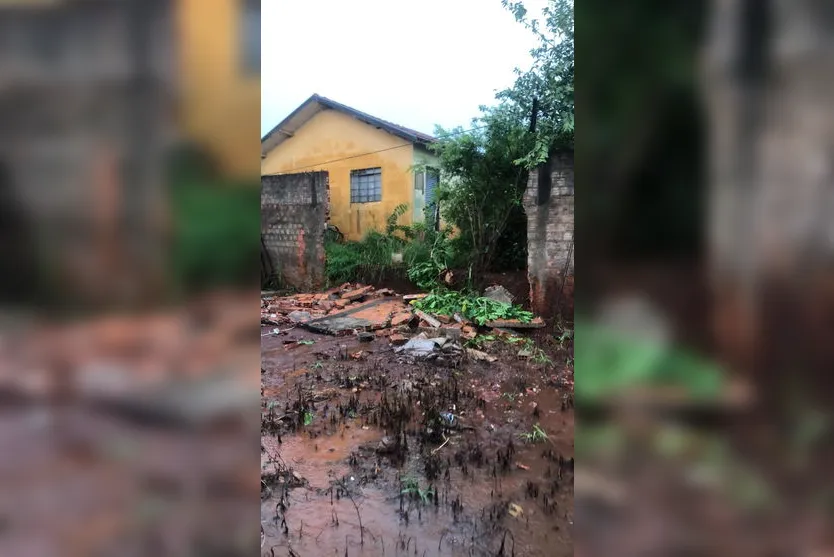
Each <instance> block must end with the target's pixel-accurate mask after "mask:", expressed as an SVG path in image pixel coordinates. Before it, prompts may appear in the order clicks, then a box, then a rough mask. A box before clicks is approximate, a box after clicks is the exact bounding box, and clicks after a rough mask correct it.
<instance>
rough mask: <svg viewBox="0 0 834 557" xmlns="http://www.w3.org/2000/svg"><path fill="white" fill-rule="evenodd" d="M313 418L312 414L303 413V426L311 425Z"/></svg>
mask: <svg viewBox="0 0 834 557" xmlns="http://www.w3.org/2000/svg"><path fill="white" fill-rule="evenodd" d="M314 418H315V416H314V415H313V413H312V412H304V419H303V421H304V425H305V426H307V425H310V424H312V423H313V419H314Z"/></svg>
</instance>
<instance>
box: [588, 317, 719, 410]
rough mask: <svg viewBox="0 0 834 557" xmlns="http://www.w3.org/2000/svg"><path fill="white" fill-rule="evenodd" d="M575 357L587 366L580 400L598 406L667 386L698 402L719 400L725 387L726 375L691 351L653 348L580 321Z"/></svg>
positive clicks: (656, 346)
mask: <svg viewBox="0 0 834 557" xmlns="http://www.w3.org/2000/svg"><path fill="white" fill-rule="evenodd" d="M575 331H576V334H577V335H578V336H579V337H580V338H581V342H577V343H576V344H575V345H574V354H575V358H576V359H577V360H579V361H580V362H581V366H580V369H581V375H582V377H581V380H579V381H577V382H576V397H577V400H578V401H580V402H581V401H585V402H591V403H592V402H595V401H599V400H601V399H604V398H606V397H609V396H612V395H618V394H621V393H622V392H623V391H624V390H625V389H628V388H640V387H656V386H667V387H677V388H680V389H682V390H683V391H684V392H685V393H686V394H687V395H688V396H690V397H692V398H695V399H703V400H713V399H715V398H716V397H718V396H719V395H720V393H721V391H722V389H723V387H724V377H723V375H722V373H721V371H720V370H719V369H718V368H717V366H715V365H714V364H712V363H711V362H709V361H706V360H704V359H702V358H700V357H698V356H696V355H694V354H691V353H689V352H687V351H684V350H681V349H677V348H671V347H666V346H662V345H659V344H653V343H649V342H645V341H641V340H639V339H634V338H630V337H629V336H627V335H623V334H621V333H617V332H615V331H611V330H608V329H606V328H603V327H600V326H598V325H594V324H591V323H584V322H580V321H577V324H576V327H575Z"/></svg>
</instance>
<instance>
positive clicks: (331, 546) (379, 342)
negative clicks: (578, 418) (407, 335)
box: [261, 330, 573, 557]
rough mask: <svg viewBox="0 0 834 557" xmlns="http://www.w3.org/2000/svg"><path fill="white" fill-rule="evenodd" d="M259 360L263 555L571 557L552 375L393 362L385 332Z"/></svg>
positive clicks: (267, 342)
mask: <svg viewBox="0 0 834 557" xmlns="http://www.w3.org/2000/svg"><path fill="white" fill-rule="evenodd" d="M300 341H301V342H300ZM343 344H345V345H349V346H350V348H348V350H347V352H350V351H351V350H360V349H361V350H362V351H363V352H364V353H366V354H367V355H366V357H364V358H362V359H359V360H354V359H352V358H344V357H340V355H341V354H343V353H344V352H345V350H344V349H343V348H342V347H341V345H343ZM262 350H263V354H264V358H263V362H262V367H263V370H264V371H263V373H262V386H263V390H264V397H263V398H264V401H263V414H262V438H261V445H262V455H261V456H262V458H261V463H262V469H263V473H262V493H261V499H262V504H261V526H262V528H263V538H264V539H263V553H264V554H265V555H276V556H284V555H286V556H297V557H307V556H329V555H334V556H337V557H343V556H378V555H389V556H396V555H402V556H405V555H416V556H422V555H425V556H427V557H430V556H458V555H461V556H464V555H465V556H480V555H483V556H489V557H494V556H496V555H506V556H510V555H515V556H517V557H533V556H542V557H545V556H546V557H551V556H552V557H561V556H568V555H573V544H572V539H571V533H572V519H573V502H572V499H573V491H572V490H573V412H572V408H571V407H570V405H568V404H567V403H566V400H567V398H568V397H567V393H566V392H564V391H563V390H562V389H561V387H560V386H559V384H558V383H554V382H553V381H552V378H553V376H554V375H555V374H556V373H557V370H554V369H553V367H548V366H531V365H528V364H526V363H522V362H518V361H513V360H512V359H511V358H504V359H502V360H499V361H497V362H494V363H487V362H472V361H464V362H461V361H451V360H450V361H447V362H444V363H443V364H442V365H441V364H425V363H404V362H402V361H400V360H399V359H398V357H397V356H396V354H394V352H393V351H392V350H391V348H390V346H389V344H388V342H387V339H384V338H377V339H374V340H372V341H370V342H364V343H361V346H360V343H358V342H357V340H356V338H355V337H348V338H336V337H327V336H323V335H316V334H314V333H310V332H307V331H298V330H294V331H292V332H291V333H288V334H287V335H283V336H267V337H264V338H263V339H262ZM516 351H517V350H516ZM537 431H540V432H541V433H537Z"/></svg>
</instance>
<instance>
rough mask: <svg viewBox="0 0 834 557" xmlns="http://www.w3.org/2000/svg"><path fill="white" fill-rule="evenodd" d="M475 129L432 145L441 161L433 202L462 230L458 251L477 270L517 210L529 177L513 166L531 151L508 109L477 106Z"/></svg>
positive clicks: (515, 115) (513, 112)
mask: <svg viewBox="0 0 834 557" xmlns="http://www.w3.org/2000/svg"><path fill="white" fill-rule="evenodd" d="M481 110H482V116H481V117H479V118H476V119H475V120H474V121H473V128H474V129H473V130H470V131H467V132H464V131H463V130H462V129H460V128H458V129H456V130H452V132H451V133H452V135H450V132H447V131H446V130H443V129H442V128H439V127H438V129H437V134H438V135H439V136H441V137H442V139H441V140H440V141H438V142H437V143H435V144H433V145H432V147H431V148H432V150H433V151H434V152H435V153H436V154H437V156H438V157H439V159H440V167H441V178H440V184H439V187H438V189H437V199H438V201H439V203H440V207H441V212H442V214H443V217H444V219H445V220H446V221H447V222H450V223H452V224H453V225H454V226H456V227H457V228H458V229H459V230H460V240H459V241H458V247H459V248H464V249H466V255H467V256H468V258H469V259H470V260H471V261H472V263H473V265H474V267H475V269H476V270H483V269H485V268H487V267H488V266H489V264H490V263H491V262H492V260H493V259H494V257H495V247H496V244H497V242H498V240H499V239H500V238H501V236H502V234H503V233H504V231H505V230H506V227H507V223H508V222H509V220H510V216H511V215H512V214H513V212H514V211H517V210H520V207H521V198H522V195H523V193H524V189H525V186H526V184H527V172H526V170H525V169H524V168H522V167H519V166H518V165H517V164H515V162H514V161H515V160H516V159H518V158H520V157H522V156H524V154H525V153H526V152H528V151H529V149H530V135H529V133H528V132H527V129H526V127H525V124H524V118H523V116H522V115H521V114H520V113H518V112H517V111H516V110H515V109H514V108H513V107H511V106H509V105H499V106H497V107H492V108H487V107H481Z"/></svg>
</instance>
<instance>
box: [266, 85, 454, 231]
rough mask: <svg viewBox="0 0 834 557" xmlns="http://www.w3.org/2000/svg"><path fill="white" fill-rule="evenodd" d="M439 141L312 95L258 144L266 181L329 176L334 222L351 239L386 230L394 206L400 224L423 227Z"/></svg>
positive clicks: (433, 183) (332, 218) (434, 173)
mask: <svg viewBox="0 0 834 557" xmlns="http://www.w3.org/2000/svg"><path fill="white" fill-rule="evenodd" d="M434 141H436V140H435V138H434V137H432V136H430V135H426V134H424V133H420V132H417V131H414V130H411V129H408V128H404V127H402V126H398V125H396V124H392V123H391V122H387V121H385V120H382V119H380V118H377V117H375V116H371V115H370V114H367V113H365V112H360V111H359V110H356V109H353V108H350V107H349V106H345V105H343V104H341V103H337V102H335V101H333V100H330V99H328V98H325V97H322V96H319V95H313V96H311V97H310V98H309V99H307V100H306V101H305V102H304V103H303V104H302V105H301V106H299V107H298V108H297V109H295V110H294V111H293V112H292V114H290V115H289V116H287V117H286V118H285V119H284V120H283V121H282V122H281V123H280V124H278V125H277V126H275V127H274V128H273V129H272V130H271V131H270V132H269V133H267V134H266V135H265V136H264V137H263V138H262V139H261V157H262V161H261V175H270V174H290V173H296V172H312V171H320V170H324V171H327V172H328V173H329V178H330V224H331V225H333V226H335V227H336V228H338V229H339V231H340V232H341V233H342V234H344V236H345V238H346V239H347V240H361V239H362V237H363V236H364V235H365V233H366V232H367V231H369V230H372V229H375V230H382V229H384V228H385V221H386V219H387V218H388V216H389V215H390V214H391V213H392V212H393V211H394V209H395V208H396V207H397V205H400V204H403V203H404V204H406V205H408V211H407V212H406V213H405V215H403V216H402V217H401V218H400V220H399V223H400V224H406V225H408V224H412V223H415V222H422V221H423V220H424V218H425V214H426V211H425V210H424V209H425V207H426V201H427V200H430V199H431V197H432V192H433V191H434V187H435V186H436V184H437V180H438V172H437V170H436V169H437V168H439V163H438V160H437V157H436V156H435V155H434V154H432V153H431V152H430V151H429V150H428V146H429V145H430V144H431V143H433V142H434Z"/></svg>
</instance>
